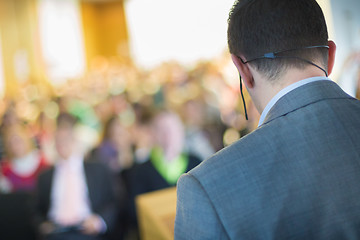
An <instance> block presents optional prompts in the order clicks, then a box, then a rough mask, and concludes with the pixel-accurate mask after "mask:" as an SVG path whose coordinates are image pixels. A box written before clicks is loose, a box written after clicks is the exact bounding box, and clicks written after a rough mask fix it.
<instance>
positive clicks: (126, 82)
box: [0, 56, 258, 239]
mask: <svg viewBox="0 0 360 240" xmlns="http://www.w3.org/2000/svg"><path fill="white" fill-rule="evenodd" d="M229 59H230V58H229V57H228V56H223V57H221V58H219V59H218V60H216V61H212V62H201V63H199V64H198V65H196V66H195V67H192V68H187V67H185V66H183V65H181V64H178V63H176V62H167V63H164V64H162V65H160V66H158V67H155V68H154V69H151V70H139V69H138V68H136V67H135V66H133V65H129V64H121V63H119V62H117V61H109V60H104V59H99V60H98V61H96V62H95V63H94V65H93V67H92V69H91V70H90V71H89V72H88V74H87V75H86V76H84V77H83V78H82V79H73V80H69V81H67V82H66V83H65V84H63V85H61V86H60V85H59V86H56V87H54V88H53V89H52V91H51V92H50V93H49V92H46V94H44V93H43V92H42V89H40V88H38V87H37V86H34V85H31V84H25V83H24V86H23V88H22V92H21V93H22V94H20V96H16V98H12V99H10V98H4V99H2V100H1V101H0V114H1V127H0V159H1V160H0V192H1V195H0V208H1V209H5V210H6V211H7V212H8V215H6V214H5V212H6V211H3V210H0V212H2V213H4V214H1V216H0V239H3V237H4V236H10V235H4V234H9V233H6V232H12V234H15V235H12V236H13V238H11V239H16V236H18V237H19V238H18V239H40V238H44V239H101V238H103V239H137V238H138V237H139V233H138V226H137V219H136V216H137V215H136V204H135V198H136V196H137V195H139V194H142V193H146V192H151V191H154V190H159V189H163V188H167V187H171V186H175V185H176V181H177V179H178V178H179V176H180V175H181V174H183V173H185V172H187V171H189V170H190V169H191V168H193V167H195V166H196V165H198V164H200V163H201V161H203V160H205V159H206V158H208V157H209V156H211V155H212V154H213V153H215V152H216V151H218V150H220V149H221V148H223V147H224V146H226V145H228V144H230V143H232V142H233V141H235V140H237V139H238V138H240V137H241V136H243V135H245V134H247V133H249V132H250V131H252V130H253V129H254V128H255V127H256V123H257V121H258V114H257V112H256V110H255V109H254V106H253V105H252V103H251V102H250V98H249V96H247V93H245V98H246V101H247V107H248V114H249V121H246V120H245V117H244V114H243V112H244V110H243V108H242V104H241V103H240V100H241V98H240V97H239V84H240V83H239V80H238V78H237V76H236V75H235V76H233V75H232V74H233V73H235V69H229V68H230V67H229V66H231V65H230V62H229ZM78 162H81V164H80V165H79V164H78ZM78 166H81V167H78ZM66 169H73V171H74V172H75V173H76V175H77V176H75V178H74V179H75V180H73V181H72V184H71V183H70V185H69V186H67V185H66V184H67V183H66V179H67V180H69V179H70V178H71V177H70V175H67V172H70V171H72V170H66ZM77 169H80V170H77ZM62 179H64V180H62ZM77 181H78V182H79V184H75V182H77ZM76 187H78V188H76ZM71 188H75V189H78V190H74V191H75V192H83V193H82V194H79V196H78V200H72V201H71V202H70V203H67V204H70V205H71V204H74V205H75V203H76V202H77V203H78V205H77V207H75V210H71V208H70V210H69V209H67V208H66V206H63V205H66V204H65V202H66V201H67V200H68V199H69V198H71V197H73V196H74V194H70V197H64V196H67V195H66V193H67V192H68V191H70V190H68V189H71ZM79 189H80V190H79ZM103 195H106V197H104V196H103ZM99 196H102V197H99ZM24 199H25V200H24ZM74 199H75V198H74ZM24 201H25V202H24ZM83 203H84V204H83ZM17 204H19V205H17ZM82 205H86V207H83V206H82ZM17 206H19V207H17ZM24 206H26V208H24ZM72 207H73V208H74V206H72ZM79 209H80V210H79ZM65 211H70V213H71V212H72V214H73V215H74V216H72V217H66V216H63V213H64V212H65ZM70 215H71V214H70ZM5 218H6V219H5ZM5 223H6V224H5ZM27 223H28V225H26V224H27ZM80 223H81V224H80ZM12 224H13V225H15V226H16V227H14V226H13V227H14V228H11V227H7V226H9V225H10V226H11V225H12ZM21 226H22V227H23V229H27V230H28V232H26V231H25V230H23V231H22V232H23V233H26V234H27V237H26V238H21V236H22V235H21V231H20V230H18V231H16V229H19V227H20V228H21ZM73 231H79V232H81V234H84V235H85V236H86V237H87V236H93V237H94V238H76V237H71V236H70V235H64V236H65V237H64V238H56V236H60V235H61V234H69V233H71V232H73ZM16 233H18V235H16ZM2 234H3V236H2ZM31 234H33V235H31ZM14 236H15V237H14ZM61 236H62V235H61ZM66 236H67V237H66ZM69 236H70V237H69ZM51 237H53V238H51ZM96 237H99V238H96ZM100 237H101V238H100Z"/></svg>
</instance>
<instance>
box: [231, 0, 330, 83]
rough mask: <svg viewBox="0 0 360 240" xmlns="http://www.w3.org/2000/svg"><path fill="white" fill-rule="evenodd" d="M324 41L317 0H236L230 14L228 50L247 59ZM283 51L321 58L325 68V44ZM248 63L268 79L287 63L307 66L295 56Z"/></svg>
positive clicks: (288, 53)
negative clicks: (322, 46) (321, 46)
mask: <svg viewBox="0 0 360 240" xmlns="http://www.w3.org/2000/svg"><path fill="white" fill-rule="evenodd" d="M327 44H328V32H327V27H326V22H325V18H324V14H323V12H322V10H321V8H320V6H319V5H318V3H317V2H316V0H239V1H236V2H235V3H234V6H233V8H232V9H231V11H230V14H229V19H228V46H229V51H230V53H232V54H234V55H237V56H239V55H243V56H244V57H245V58H246V59H247V60H250V59H253V58H256V57H259V56H262V55H264V54H265V53H269V52H274V51H283V50H290V49H298V48H303V47H308V46H317V45H327ZM283 55H287V56H297V57H301V58H304V59H306V60H309V61H312V62H319V61H320V64H322V65H323V66H324V67H325V69H326V68H327V59H328V52H327V49H325V48H312V49H299V50H295V51H291V52H286V53H283ZM243 60H245V59H243ZM249 64H251V65H252V66H254V67H255V68H256V69H257V70H258V71H259V72H261V73H262V74H264V75H265V76H266V77H267V78H269V79H270V80H273V79H275V78H276V77H278V76H280V74H281V73H282V72H283V71H284V70H285V69H286V68H287V67H296V68H300V69H303V68H304V67H306V66H307V63H306V62H305V61H301V60H299V59H294V58H276V59H259V60H256V61H253V62H251V63H249Z"/></svg>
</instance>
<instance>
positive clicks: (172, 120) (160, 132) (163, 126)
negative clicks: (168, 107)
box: [152, 113, 184, 158]
mask: <svg viewBox="0 0 360 240" xmlns="http://www.w3.org/2000/svg"><path fill="white" fill-rule="evenodd" d="M152 130H153V134H154V139H155V141H156V143H157V145H158V146H159V147H161V148H162V149H163V151H164V153H165V155H168V156H169V157H170V158H171V157H176V156H177V155H178V154H180V153H181V151H182V148H183V144H184V128H183V125H182V123H181V121H180V119H179V118H178V117H176V116H175V115H173V114H170V113H166V114H161V115H160V116H158V117H156V119H155V122H154V125H153V129H152Z"/></svg>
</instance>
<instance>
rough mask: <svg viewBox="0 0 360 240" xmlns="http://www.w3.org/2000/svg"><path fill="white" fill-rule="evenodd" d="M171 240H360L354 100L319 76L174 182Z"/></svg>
mask: <svg viewBox="0 0 360 240" xmlns="http://www.w3.org/2000/svg"><path fill="white" fill-rule="evenodd" d="M177 194H178V202H177V214H176V221H175V239H252V240H253V239H360V101H358V100H356V99H354V98H352V97H350V96H348V95H347V94H346V93H344V92H343V91H342V90H341V89H340V88H339V87H338V86H337V85H336V84H335V83H334V82H331V81H317V82H313V83H308V84H306V85H304V86H301V87H299V88H297V89H295V90H293V91H291V92H289V93H288V94H286V95H285V96H283V97H282V98H280V99H279V101H278V102H277V103H276V104H275V105H274V107H273V108H272V109H271V110H270V112H269V113H268V115H267V117H266V119H265V122H264V124H263V125H262V126H261V127H259V128H258V129H256V130H255V131H254V132H252V133H251V134H249V135H247V136H245V137H243V138H242V139H240V140H239V141H237V142H236V143H234V144H233V145H231V146H229V147H227V148H225V149H223V150H221V151H220V152H218V153H217V154H215V155H214V156H213V157H211V158H210V159H208V160H206V161H204V162H203V163H202V164H201V165H200V166H198V167H197V168H195V169H193V170H192V171H190V172H189V173H188V174H185V175H183V176H182V177H181V178H180V179H179V181H178V190H177Z"/></svg>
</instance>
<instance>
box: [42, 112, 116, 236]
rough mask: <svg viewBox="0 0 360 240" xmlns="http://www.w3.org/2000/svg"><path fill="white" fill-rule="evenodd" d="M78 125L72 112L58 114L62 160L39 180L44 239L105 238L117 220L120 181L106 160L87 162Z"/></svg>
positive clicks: (57, 141) (59, 152) (57, 140)
mask: <svg viewBox="0 0 360 240" xmlns="http://www.w3.org/2000/svg"><path fill="white" fill-rule="evenodd" d="M75 125H76V119H75V118H74V117H73V116H72V115H70V114H67V113H61V114H60V115H59V116H58V118H57V129H56V133H55V145H56V150H57V152H58V159H57V160H56V161H55V166H54V167H53V168H51V169H50V170H48V171H46V172H44V173H43V174H41V175H40V177H39V180H38V188H37V211H38V219H37V221H38V222H39V231H40V234H41V235H42V236H43V237H44V239H49V240H53V239H69V240H73V239H74V240H76V239H102V238H104V237H105V235H104V234H106V233H108V232H110V231H111V229H112V227H113V225H114V223H115V222H116V219H115V218H116V217H117V211H118V209H117V198H116V188H115V187H116V183H115V182H114V180H113V178H112V175H111V174H110V171H109V169H108V168H107V167H106V166H105V165H103V164H102V163H94V162H91V163H90V162H84V156H82V153H81V152H80V153H79V149H78V146H77V144H78V143H77V142H76V136H75V133H74V129H75Z"/></svg>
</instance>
